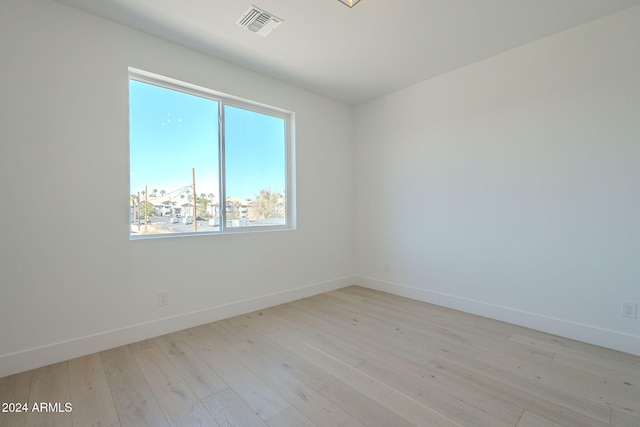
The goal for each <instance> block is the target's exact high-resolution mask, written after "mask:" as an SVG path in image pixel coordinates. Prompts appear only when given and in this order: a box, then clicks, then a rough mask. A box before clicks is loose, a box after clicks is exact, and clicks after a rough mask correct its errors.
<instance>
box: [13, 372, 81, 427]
mask: <svg viewBox="0 0 640 427" xmlns="http://www.w3.org/2000/svg"><path fill="white" fill-rule="evenodd" d="M36 371H37V375H36V372H34V376H33V378H32V380H31V388H30V391H29V406H30V409H29V413H28V414H27V417H26V420H25V424H24V425H25V427H32V426H38V427H48V426H60V427H66V426H69V427H71V426H73V418H72V417H73V415H72V412H66V411H67V407H66V405H67V403H71V394H70V391H69V371H68V364H67V363H66V362H65V363H64V364H57V365H55V366H54V365H52V366H50V367H47V368H43V369H40V370H36ZM51 404H52V405H54V407H53V408H52V407H51V406H50V405H51ZM34 408H38V409H37V410H36V409H34Z"/></svg>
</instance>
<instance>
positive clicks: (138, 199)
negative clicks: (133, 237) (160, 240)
mask: <svg viewBox="0 0 640 427" xmlns="http://www.w3.org/2000/svg"><path fill="white" fill-rule="evenodd" d="M136 200H137V201H138V232H140V192H139V191H138V198H137V199H136Z"/></svg>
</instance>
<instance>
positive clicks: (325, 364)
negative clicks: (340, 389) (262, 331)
mask: <svg viewBox="0 0 640 427" xmlns="http://www.w3.org/2000/svg"><path fill="white" fill-rule="evenodd" d="M272 338H273V339H274V340H275V341H276V342H278V343H280V344H281V345H282V346H284V347H285V348H288V349H289V350H290V351H293V352H294V353H297V354H298V355H300V356H301V357H304V358H306V359H307V360H309V361H310V362H312V363H314V364H315V365H317V366H319V367H321V368H322V369H324V370H326V371H327V372H329V373H330V374H332V375H334V376H336V377H337V378H340V380H341V381H343V382H344V383H345V384H347V385H349V386H350V387H351V388H353V389H355V390H357V391H358V392H360V393H362V394H363V395H364V396H366V397H367V398H369V399H371V400H373V401H375V402H376V403H378V404H379V405H381V406H383V407H385V408H386V409H388V410H390V411H392V412H394V413H395V414H397V415H398V416H400V417H402V418H404V419H405V420H406V421H408V422H410V423H413V424H416V425H424V426H461V424H459V423H457V422H455V421H454V420H452V419H451V418H448V417H446V416H445V415H443V414H441V413H440V412H438V410H437V409H434V408H431V407H429V406H426V405H424V404H422V403H420V402H418V401H416V400H415V399H413V398H411V397H409V396H406V395H404V394H402V393H401V392H399V391H398V390H396V389H394V388H392V387H390V386H388V385H386V384H385V383H383V382H381V381H378V380H376V379H375V378H373V377H371V376H369V375H366V374H364V373H363V372H361V371H359V370H357V369H356V368H354V367H352V366H350V365H347V364H345V363H343V362H341V361H340V360H339V359H336V358H334V357H332V356H331V355H329V354H327V353H325V352H323V351H322V350H320V349H318V348H317V347H314V346H313V345H309V344H308V343H305V342H301V341H299V340H296V339H293V338H291V337H290V336H287V335H286V334H278V335H275V334H274V335H273V336H272Z"/></svg>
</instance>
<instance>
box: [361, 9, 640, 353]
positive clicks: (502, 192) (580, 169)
mask: <svg viewBox="0 0 640 427" xmlns="http://www.w3.org/2000/svg"><path fill="white" fill-rule="evenodd" d="M356 135H357V136H356V165H357V169H356V170H357V172H356V195H357V203H356V265H357V268H356V274H357V282H358V283H360V284H363V285H367V286H370V287H373V288H377V289H382V290H386V291H389V292H394V293H397V294H401V295H406V296H410V297H413V298H417V299H422V300H425V301H432V302H436V303H438V304H442V305H446V306H450V307H454V308H458V309H462V310H466V311H470V312H474V313H479V314H482V315H485V316H488V317H494V318H498V319H503V320H507V321H510V322H514V323H519V324H523V325H526V326H529V327H533V328H536V329H542V330H546V331H549V332H554V333H557V334H560V335H564V336H568V337H572V338H577V339H580V340H583V341H587V342H592V343H596V344H600V345H605V346H609V347H613V348H617V349H621V350H624V351H628V352H632V353H635V354H640V320H638V319H628V318H623V317H621V304H622V301H623V300H631V301H639V302H640V7H635V8H632V9H628V10H626V11H623V12H621V13H618V14H616V15H612V16H609V17H606V18H604V19H601V20H598V21H594V22H591V23H588V24H586V25H583V26H580V27H577V28H574V29H572V30H570V31H566V32H563V33H560V34H557V35H555V36H552V37H548V38H545V39H543V40H540V41H537V42H534V43H531V44H529V45H526V46H523V47H520V48H518V49H515V50H512V51H509V52H507V53H504V54H501V55H498V56H496V57H493V58H490V59H487V60H484V61H482V62H479V63H476V64H473V65H470V66H467V67H465V68H462V69H459V70H457V71H455V72H451V73H448V74H446V75H443V76H440V77H438V78H434V79H431V80H428V81H424V82H421V83H419V84H417V85H414V86H411V87H408V88H406V89H404V90H400V91H398V92H395V93H392V94H389V95H388V96H385V97H382V98H380V99H377V100H374V101H371V102H369V103H366V104H363V105H360V106H358V107H357V108H356ZM385 263H386V264H388V270H389V271H386V268H385Z"/></svg>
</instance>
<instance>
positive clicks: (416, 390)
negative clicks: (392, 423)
mask: <svg viewBox="0 0 640 427" xmlns="http://www.w3.org/2000/svg"><path fill="white" fill-rule="evenodd" d="M357 368H358V370H360V371H361V372H364V373H365V374H367V375H369V376H371V377H372V378H375V379H376V380H378V381H381V382H383V383H384V384H386V385H388V386H390V387H392V388H393V389H395V390H398V391H399V392H400V393H403V394H404V395H406V396H409V397H411V398H413V399H414V400H416V401H418V402H420V403H421V404H423V405H425V406H427V407H432V408H438V410H439V411H441V412H442V413H445V414H447V417H448V418H451V419H453V420H454V421H456V422H457V423H459V424H460V425H477V426H487V427H510V426H513V423H512V422H508V421H505V420H503V419H500V418H498V417H496V416H494V415H493V414H491V413H489V412H488V411H487V410H486V409H479V408H477V407H475V406H473V405H471V404H469V403H468V402H467V401H465V400H464V399H460V398H457V397H455V396H452V395H450V394H449V393H448V389H447V388H446V387H443V386H442V385H441V384H439V383H437V382H435V381H430V380H424V381H420V380H418V379H416V378H415V377H409V376H407V375H405V374H404V373H401V372H400V371H399V370H397V369H394V367H393V366H391V365H388V364H382V363H378V362H377V361H375V360H374V359H369V360H367V361H366V362H364V363H363V364H361V365H359V366H358V367H357ZM466 398H468V397H466Z"/></svg>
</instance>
